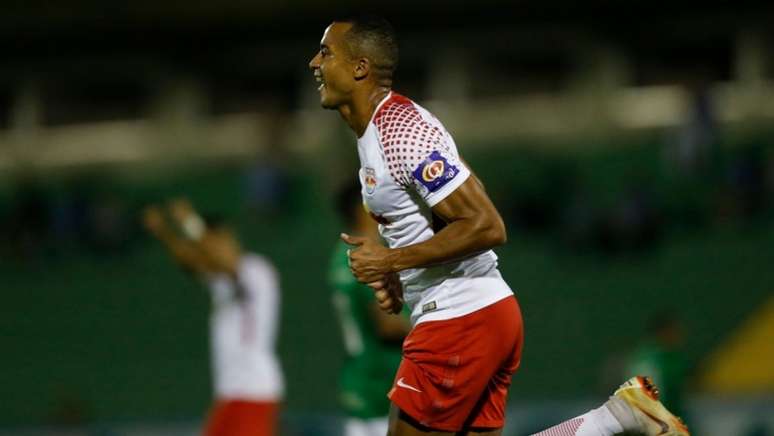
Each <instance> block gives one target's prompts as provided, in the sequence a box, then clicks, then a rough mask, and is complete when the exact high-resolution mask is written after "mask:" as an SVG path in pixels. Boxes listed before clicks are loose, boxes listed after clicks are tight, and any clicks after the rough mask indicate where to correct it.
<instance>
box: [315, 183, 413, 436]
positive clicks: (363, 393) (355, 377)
mask: <svg viewBox="0 0 774 436" xmlns="http://www.w3.org/2000/svg"><path fill="white" fill-rule="evenodd" d="M336 200H337V201H336V207H337V210H338V212H339V214H340V216H341V218H342V220H343V221H344V223H345V224H346V227H347V228H348V231H351V232H352V233H353V234H357V235H359V236H366V237H370V238H374V239H378V238H379V235H378V232H377V229H376V222H375V221H374V220H372V219H371V217H369V216H368V214H367V213H366V211H365V209H364V208H363V205H362V199H361V196H360V186H359V184H352V185H347V186H346V187H345V188H344V189H342V190H341V192H339V194H338V196H337V199H336ZM348 248H349V246H348V245H347V244H345V243H344V242H343V241H339V242H338V245H337V246H336V248H335V250H334V253H333V257H332V258H331V263H330V271H329V277H328V280H329V283H330V286H331V288H332V290H333V304H334V306H335V308H336V311H337V314H338V316H339V321H340V322H341V327H342V333H343V340H344V347H345V348H346V352H347V360H346V362H345V364H344V368H343V370H342V373H341V378H340V389H341V395H340V398H341V403H342V406H343V407H344V410H345V412H346V414H347V421H346V423H345V431H344V436H384V435H386V434H387V415H388V412H389V408H390V400H389V399H388V398H387V392H388V391H389V390H390V388H391V387H392V384H393V377H394V375H395V371H396V369H397V368H398V365H399V364H400V359H401V343H402V341H403V338H404V337H405V336H406V334H407V333H408V332H409V329H410V326H409V322H408V319H407V317H406V316H404V314H399V315H390V314H387V313H386V312H385V311H382V310H380V309H379V307H378V305H377V302H376V300H375V298H374V291H373V289H371V288H369V287H368V286H366V285H364V284H361V283H358V281H357V279H355V278H354V277H353V276H352V272H351V271H350V269H349V263H348V257H347V249H348Z"/></svg>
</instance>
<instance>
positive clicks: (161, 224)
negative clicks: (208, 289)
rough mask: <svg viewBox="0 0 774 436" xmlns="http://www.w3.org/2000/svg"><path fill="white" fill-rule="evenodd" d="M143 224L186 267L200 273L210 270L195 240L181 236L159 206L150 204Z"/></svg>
mask: <svg viewBox="0 0 774 436" xmlns="http://www.w3.org/2000/svg"><path fill="white" fill-rule="evenodd" d="M142 221H143V225H144V226H145V228H146V230H148V232H149V233H150V234H152V235H153V236H155V237H156V239H158V240H159V241H161V243H162V244H164V247H165V248H166V249H167V250H168V251H169V253H170V254H171V255H172V257H173V258H174V259H175V260H176V261H177V262H178V263H180V265H182V266H183V267H184V268H186V269H189V270H190V271H192V272H194V273H196V274H197V275H199V274H206V273H207V272H208V271H209V267H208V261H207V258H206V256H205V255H204V253H203V252H202V251H201V250H200V249H199V248H198V246H197V244H196V243H195V242H194V241H191V240H188V239H184V238H181V237H180V236H178V235H177V233H176V232H175V231H174V229H172V228H171V227H170V226H169V225H168V224H167V222H166V220H165V218H164V214H163V212H162V210H161V208H159V207H158V206H148V207H146V208H145V210H144V211H143V214H142Z"/></svg>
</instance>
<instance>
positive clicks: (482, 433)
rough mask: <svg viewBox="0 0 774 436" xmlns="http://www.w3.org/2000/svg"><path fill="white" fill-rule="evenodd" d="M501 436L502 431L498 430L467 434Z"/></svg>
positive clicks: (471, 435)
mask: <svg viewBox="0 0 774 436" xmlns="http://www.w3.org/2000/svg"><path fill="white" fill-rule="evenodd" d="M501 434H503V429H501V428H498V429H496V430H488V431H483V432H479V431H469V432H468V433H467V436H500V435H501Z"/></svg>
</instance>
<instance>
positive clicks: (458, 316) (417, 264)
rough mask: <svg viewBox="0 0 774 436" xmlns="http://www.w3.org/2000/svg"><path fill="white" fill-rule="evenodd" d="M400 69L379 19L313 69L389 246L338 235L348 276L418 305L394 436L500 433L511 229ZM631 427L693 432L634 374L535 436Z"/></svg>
mask: <svg viewBox="0 0 774 436" xmlns="http://www.w3.org/2000/svg"><path fill="white" fill-rule="evenodd" d="M397 64H398V46H397V41H396V36H395V33H394V30H393V29H392V26H390V24H389V23H387V22H386V21H385V20H383V19H381V18H378V17H354V18H348V19H344V20H338V21H334V22H333V23H332V24H331V25H330V26H328V28H327V29H326V30H325V33H324V35H323V37H322V40H321V41H320V50H319V52H318V53H317V54H316V55H315V56H314V58H312V60H311V61H310V63H309V67H310V69H311V70H312V72H313V73H314V76H315V79H316V80H317V81H318V83H319V88H318V91H319V93H320V103H321V105H322V106H323V107H324V108H326V109H335V110H337V111H338V112H339V114H340V115H341V117H342V119H343V120H344V122H345V123H346V124H347V125H348V126H349V127H350V129H351V130H352V131H353V132H354V133H355V134H356V135H357V138H358V139H357V151H358V155H359V157H360V164H361V168H360V174H359V179H360V183H361V186H362V189H361V194H362V197H363V203H364V205H365V206H366V207H367V208H368V210H369V211H370V213H371V216H372V217H373V218H374V219H375V220H376V221H377V222H378V223H379V232H380V233H381V236H382V238H383V239H384V240H385V241H386V242H387V244H388V247H384V246H382V245H381V244H379V243H378V242H376V241H374V240H372V239H368V238H363V237H353V236H349V235H346V234H343V235H342V239H343V240H344V241H345V242H347V243H349V244H350V245H351V246H352V248H351V249H350V253H349V259H350V267H351V270H352V273H353V275H354V276H355V278H357V279H358V281H360V282H361V283H365V284H368V285H369V286H371V287H372V288H373V289H374V290H375V293H376V296H377V299H378V300H379V301H380V305H381V307H382V308H384V309H385V310H388V311H393V312H394V311H396V310H397V309H398V307H399V306H400V305H401V304H402V303H403V302H404V301H405V303H406V304H407V305H408V306H409V309H410V310H411V321H412V324H413V329H412V331H411V333H410V334H409V335H408V336H407V337H406V340H405V341H404V343H403V359H402V361H401V364H400V367H399V368H398V371H397V375H396V377H395V383H394V386H393V388H392V390H390V392H389V394H388V396H389V398H390V400H391V401H392V410H391V421H390V429H389V435H390V436H413V435H427V434H432V435H452V434H462V435H465V434H471V435H472V434H477V435H491V436H498V435H500V434H501V432H502V427H503V424H504V421H505V404H506V397H507V393H508V389H509V387H510V384H511V375H512V374H513V373H514V372H515V371H516V369H517V368H518V366H519V363H520V361H521V352H522V346H523V343H524V336H523V328H522V319H521V310H520V308H519V305H518V303H517V301H516V298H515V297H514V295H513V293H512V291H511V289H510V287H509V286H508V285H507V284H506V282H505V281H504V280H503V278H502V276H501V275H500V272H499V271H498V269H497V256H496V255H495V254H494V252H493V251H492V248H494V247H496V246H498V245H501V244H503V243H505V241H506V232H505V225H504V224H503V221H502V219H501V217H500V214H499V212H498V211H497V209H496V208H495V206H494V205H493V204H492V202H491V200H490V199H489V196H488V195H487V193H486V191H485V190H484V187H483V185H482V183H481V182H480V181H479V180H478V178H477V177H475V175H473V173H472V171H471V170H470V168H469V167H468V166H467V164H466V163H465V162H464V161H463V160H462V159H461V158H460V156H459V153H458V151H457V146H456V144H455V142H454V139H453V138H452V136H451V135H450V134H449V132H448V131H447V130H446V128H445V127H444V126H443V124H442V123H441V122H440V121H439V120H438V119H437V118H436V117H435V116H433V115H432V114H431V113H430V112H428V111H427V110H426V109H424V108H423V107H421V106H420V105H418V104H416V103H415V102H414V101H412V100H411V99H409V98H407V97H404V96H402V95H400V94H398V93H396V92H394V91H393V90H392V79H393V73H394V72H395V69H396V68H397ZM396 277H397V278H399V281H400V284H401V285H402V286H395V285H394V283H395V280H396ZM401 288H402V293H401ZM624 430H629V431H641V432H645V433H646V434H648V435H651V434H652V435H656V434H673V435H686V434H688V432H687V429H684V426H682V424H681V423H680V422H679V421H678V420H677V418H675V417H674V416H672V415H671V413H669V412H668V411H667V410H666V409H664V408H663V406H662V405H661V403H660V402H658V398H657V393H656V390H655V388H654V387H653V386H652V385H651V384H650V382H649V381H648V380H646V379H644V378H633V379H631V380H630V381H629V382H627V383H625V384H624V385H623V386H622V387H621V389H619V390H618V391H617V392H616V394H615V395H614V396H613V397H611V399H610V401H608V402H607V403H605V404H604V405H603V406H601V407H600V408H598V409H594V410H592V411H589V412H588V413H586V414H584V415H582V416H579V417H577V418H575V419H573V420H570V421H567V422H565V423H562V424H560V425H558V426H556V427H553V428H551V429H548V430H546V431H545V432H543V433H541V435H545V436H549V435H562V436H573V435H578V436H605V435H612V434H616V433H621V432H623V431H624Z"/></svg>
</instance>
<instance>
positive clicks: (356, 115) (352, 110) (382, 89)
mask: <svg viewBox="0 0 774 436" xmlns="http://www.w3.org/2000/svg"><path fill="white" fill-rule="evenodd" d="M389 92H390V88H389V87H387V86H374V87H372V88H369V89H367V90H363V92H355V93H353V95H352V101H350V102H349V104H346V105H342V106H340V107H339V113H340V114H341V117H342V118H343V119H344V122H346V123H347V125H348V126H349V128H350V129H352V131H353V132H355V134H356V135H357V137H358V138H359V137H361V136H363V134H364V133H365V131H366V129H367V128H368V123H369V122H370V121H371V117H372V116H373V114H374V111H375V110H376V106H378V105H379V102H381V101H382V99H384V97H385V96H386V95H387V94H388V93H389Z"/></svg>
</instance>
